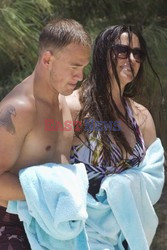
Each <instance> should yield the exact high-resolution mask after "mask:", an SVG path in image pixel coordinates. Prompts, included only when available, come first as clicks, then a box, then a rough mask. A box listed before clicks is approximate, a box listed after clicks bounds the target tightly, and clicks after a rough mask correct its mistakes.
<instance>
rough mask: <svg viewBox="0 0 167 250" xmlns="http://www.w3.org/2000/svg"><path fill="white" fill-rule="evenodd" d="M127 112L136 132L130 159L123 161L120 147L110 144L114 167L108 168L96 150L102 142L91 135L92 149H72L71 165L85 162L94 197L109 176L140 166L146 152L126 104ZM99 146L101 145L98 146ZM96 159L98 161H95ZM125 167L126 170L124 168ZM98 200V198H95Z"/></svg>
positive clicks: (75, 147)
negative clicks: (102, 182) (104, 179)
mask: <svg viewBox="0 0 167 250" xmlns="http://www.w3.org/2000/svg"><path fill="white" fill-rule="evenodd" d="M125 107H126V110H127V114H128V117H129V119H130V122H131V125H132V127H133V129H134V130H135V132H136V144H135V146H134V148H133V154H132V155H130V156H129V158H128V159H126V160H122V155H121V151H120V149H119V147H118V146H117V145H116V144H114V143H111V142H110V145H111V162H113V165H116V166H117V167H116V168H114V167H113V166H106V164H105V161H104V159H103V157H102V155H101V154H100V153H99V152H100V150H95V149H97V147H98V148H99V149H100V141H99V140H98V139H97V138H93V137H91V135H90V147H91V149H90V148H89V147H87V146H86V145H85V144H80V145H76V146H73V147H72V150H71V163H78V162H83V163H84V164H85V166H86V170H87V174H88V179H89V190H88V191H89V193H90V194H92V195H93V196H94V197H95V195H96V194H97V193H98V191H99V188H100V184H101V181H102V180H103V178H104V177H105V176H107V175H110V174H113V173H120V172H121V171H123V169H125V164H126V165H127V168H128V166H129V167H133V166H135V165H137V164H139V163H140V162H141V161H142V160H143V158H144V156H145V152H146V148H145V145H144V139H143V136H142V134H141V131H140V129H139V126H138V125H137V122H136V120H135V118H134V117H133V113H132V110H131V108H130V107H129V106H128V104H127V103H126V106H125ZM98 144H99V145H98ZM95 159H96V161H95ZM93 162H97V164H96V166H94V164H92V163H93ZM122 166H124V168H122ZM95 198H96V197H95Z"/></svg>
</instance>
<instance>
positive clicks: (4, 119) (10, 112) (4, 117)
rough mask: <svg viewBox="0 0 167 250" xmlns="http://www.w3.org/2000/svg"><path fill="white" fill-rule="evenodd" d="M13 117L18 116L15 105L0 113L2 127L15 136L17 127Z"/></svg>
mask: <svg viewBox="0 0 167 250" xmlns="http://www.w3.org/2000/svg"><path fill="white" fill-rule="evenodd" d="M12 116H14V117H15V116H16V109H15V107H14V106H13V105H9V106H7V107H6V108H5V109H3V110H1V111H0V127H2V126H3V127H5V128H6V130H7V131H8V132H9V133H11V134H15V133H16V130H15V126H14V124H13V121H12Z"/></svg>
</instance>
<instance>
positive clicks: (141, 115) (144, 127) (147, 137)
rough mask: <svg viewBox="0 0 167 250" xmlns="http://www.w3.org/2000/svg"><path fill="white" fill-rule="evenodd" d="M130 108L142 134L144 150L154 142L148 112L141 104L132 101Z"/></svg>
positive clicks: (152, 124)
mask: <svg viewBox="0 0 167 250" xmlns="http://www.w3.org/2000/svg"><path fill="white" fill-rule="evenodd" d="M132 108H133V111H134V115H135V118H136V120H137V123H138V125H139V128H140V130H141V132H142V134H143V138H144V142H145V146H146V148H148V147H149V146H150V145H151V144H152V143H153V142H154V141H155V140H156V130H155V125H154V121H153V118H152V116H151V114H150V112H149V111H148V110H147V109H146V108H145V107H144V106H142V105H141V104H138V103H136V102H133V101H132Z"/></svg>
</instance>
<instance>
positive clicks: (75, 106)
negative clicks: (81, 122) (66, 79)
mask: <svg viewBox="0 0 167 250" xmlns="http://www.w3.org/2000/svg"><path fill="white" fill-rule="evenodd" d="M79 91H80V90H79V89H77V90H75V91H74V92H73V93H72V94H71V95H69V96H66V102H67V105H68V107H69V109H70V111H71V115H72V118H73V120H76V118H77V115H78V113H79V111H80V110H81V104H80V100H79Z"/></svg>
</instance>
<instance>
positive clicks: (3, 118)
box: [0, 101, 30, 201]
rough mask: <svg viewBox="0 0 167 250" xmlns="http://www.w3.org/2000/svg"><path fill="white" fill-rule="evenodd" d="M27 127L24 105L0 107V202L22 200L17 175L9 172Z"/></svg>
mask: <svg viewBox="0 0 167 250" xmlns="http://www.w3.org/2000/svg"><path fill="white" fill-rule="evenodd" d="M11 103H12V104H11ZM29 125H30V123H29V121H28V119H27V110H26V104H25V105H23V104H21V105H20V103H18V102H17V101H14V102H13V101H10V102H5V103H4V102H3V103H2V104H1V105H0V200H4V201H8V200H24V194H23V192H22V188H21V185H20V182H19V178H18V175H15V174H12V173H11V172H10V171H11V170H12V168H13V167H14V165H15V163H16V161H17V159H18V157H19V155H20V152H21V149H22V145H23V143H24V139H25V137H26V134H27V132H28V126H29Z"/></svg>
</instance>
